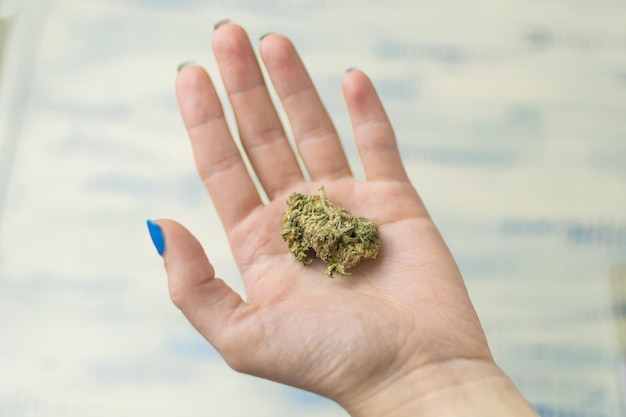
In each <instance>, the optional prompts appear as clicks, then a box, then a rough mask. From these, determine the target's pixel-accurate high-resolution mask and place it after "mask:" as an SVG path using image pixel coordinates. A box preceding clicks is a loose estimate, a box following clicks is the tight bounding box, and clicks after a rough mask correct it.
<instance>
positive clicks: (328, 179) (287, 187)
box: [158, 23, 537, 417]
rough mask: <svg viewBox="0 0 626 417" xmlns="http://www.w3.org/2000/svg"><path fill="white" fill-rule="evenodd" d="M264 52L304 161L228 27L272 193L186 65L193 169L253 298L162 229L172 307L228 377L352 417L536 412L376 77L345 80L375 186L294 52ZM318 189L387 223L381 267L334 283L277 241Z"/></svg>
mask: <svg viewBox="0 0 626 417" xmlns="http://www.w3.org/2000/svg"><path fill="white" fill-rule="evenodd" d="M259 51H260V56H261V59H262V61H263V65H265V67H266V69H267V72H268V74H269V76H270V80H268V81H269V82H271V83H272V84H273V87H274V89H275V90H276V92H277V94H278V97H279V98H280V101H281V104H282V106H283V107H284V109H285V112H286V114H287V116H288V119H289V123H290V126H291V130H292V132H293V137H294V139H295V143H296V149H292V147H291V146H290V144H289V142H288V140H287V138H286V134H285V128H284V127H283V126H282V125H281V123H280V121H279V118H278V116H277V113H276V110H275V107H274V105H273V103H272V102H271V99H270V96H269V94H268V90H267V87H266V84H265V81H264V79H263V76H262V74H261V71H260V68H259V63H258V62H257V59H256V57H255V54H254V50H253V46H252V45H251V43H250V41H249V39H248V36H247V35H246V32H245V31H244V30H243V29H242V28H241V27H240V26H238V25H236V24H232V23H224V24H222V25H220V26H219V27H218V28H217V29H216V31H215V33H214V36H213V53H214V56H215V59H216V61H217V63H218V66H219V69H220V72H221V76H222V80H223V83H224V86H225V88H226V91H227V93H228V97H229V105H230V106H231V107H232V109H233V111H234V113H235V116H236V121H237V127H238V136H239V139H240V140H241V143H242V145H243V148H244V149H245V152H246V154H247V156H248V158H249V159H250V162H251V164H252V168H253V169H254V172H255V173H256V175H257V177H258V179H259V182H260V184H261V186H262V190H259V189H257V187H256V186H255V184H254V183H253V181H252V179H251V177H250V175H249V173H248V171H247V169H246V167H245V165H244V162H243V159H242V156H241V155H240V153H239V151H238V148H237V146H236V145H235V141H234V138H233V134H232V133H231V132H230V131H229V129H228V126H227V123H226V120H225V118H224V112H223V108H222V104H221V103H220V100H219V99H218V96H217V94H216V92H215V88H214V86H213V84H212V81H211V79H210V77H209V76H208V74H207V73H206V72H205V71H204V69H202V68H201V67H199V66H186V67H184V68H183V69H182V70H181V71H180V72H179V74H178V78H177V80H176V92H177V96H178V100H179V104H180V111H181V114H182V117H183V120H184V123H185V126H186V127H187V130H188V133H189V138H190V140H191V145H192V149H193V154H194V157H195V161H196V165H197V170H198V173H199V175H200V177H201V178H202V181H203V182H204V185H205V186H206V189H207V190H208V192H209V194H210V197H211V199H212V201H213V204H214V206H215V209H216V210H217V212H218V214H219V217H220V219H221V221H222V224H223V227H224V229H225V231H226V234H227V236H228V241H229V244H230V247H231V250H232V252H233V254H234V257H235V260H236V262H237V265H238V267H239V270H240V273H241V278H242V279H243V283H244V287H245V298H242V297H241V296H240V295H239V294H237V293H236V292H234V291H233V290H232V289H231V288H230V287H229V286H228V285H227V284H226V283H225V282H224V281H223V280H221V279H219V278H217V277H216V275H215V271H214V268H213V266H212V265H211V263H210V261H209V259H208V258H207V255H206V254H205V252H204V250H203V248H202V247H201V245H200V243H199V242H198V241H197V239H195V238H194V237H193V236H192V234H191V233H190V232H189V231H187V229H185V228H184V227H183V226H181V225H180V224H178V223H177V222H174V221H172V220H166V219H161V220H159V221H158V224H159V225H160V226H161V228H162V230H163V234H164V237H165V252H164V253H163V256H164V260H165V267H166V270H167V274H168V280H169V290H170V294H171V297H172V300H173V302H174V303H175V305H176V306H177V307H178V308H180V309H181V310H182V312H183V313H184V315H185V316H186V317H187V319H188V320H189V321H190V322H191V323H192V324H193V326H194V327H195V328H196V329H197V330H198V331H199V332H200V333H201V334H202V335H203V336H204V337H205V338H206V339H207V340H208V342H209V343H211V344H212V345H213V346H214V347H215V348H216V349H217V350H218V351H219V352H220V354H221V355H222V357H223V358H224V360H225V361H226V362H227V363H228V364H229V365H230V366H231V367H232V368H233V369H235V370H237V371H240V372H245V373H249V374H252V375H256V376H259V377H262V378H267V379H270V380H274V381H278V382H281V383H284V384H288V385H292V386H295V387H298V388H302V389H305V390H308V391H311V392H315V393H319V394H321V395H324V396H326V397H328V398H330V399H332V400H334V401H336V402H337V403H338V404H339V405H341V406H342V407H343V408H345V410H346V411H347V412H348V413H349V414H350V415H351V416H354V417H370V416H371V417H395V416H398V417H400V416H414V417H416V416H443V417H446V416H467V417H469V416H481V417H487V416H497V417H502V416H537V414H535V412H534V411H533V410H532V408H531V407H530V406H529V405H528V403H527V402H526V401H525V400H524V399H523V398H522V396H521V395H520V393H519V392H518V391H517V389H516V388H515V386H514V385H513V384H512V382H511V381H510V379H509V378H508V377H507V376H506V375H505V374H504V373H503V372H502V370H501V369H500V368H499V367H498V366H497V365H496V364H495V363H494V360H493V358H492V355H491V353H490V351H489V347H488V344H487V341H486V339H485V335H484V332H483V330H482V327H481V325H480V322H479V320H478V317H477V315H476V313H475V311H474V308H473V306H472V303H471V301H470V299H469V296H468V294H467V291H466V288H465V285H464V283H463V278H462V276H461V274H460V272H459V270H458V268H457V266H456V264H455V261H454V259H453V257H452V255H451V254H450V252H449V250H448V248H447V247H446V245H445V243H444V241H443V239H442V237H441V236H440V234H439V232H438V231H437V228H436V227H435V225H434V224H433V222H432V220H431V218H430V216H429V214H428V212H427V211H426V209H425V207H424V205H423V204H422V201H421V200H420V197H419V195H418V194H417V192H416V190H415V189H414V188H413V186H412V184H411V182H410V181H409V178H408V176H407V174H406V172H405V170H404V167H403V164H402V160H401V158H400V153H399V151H398V147H397V144H396V139H395V136H394V132H393V129H392V126H391V124H390V122H389V119H388V117H387V115H386V113H385V110H384V109H383V106H382V104H381V102H380V100H379V98H378V96H377V94H376V91H375V89H374V86H373V84H372V83H371V81H370V80H369V79H368V77H367V76H366V75H365V74H364V73H363V72H361V71H359V70H353V71H349V72H348V73H347V74H346V75H345V78H344V80H343V95H344V98H345V101H346V104H347V108H348V112H349V115H350V118H351V120H352V127H353V133H354V140H355V141H356V145H357V149H358V152H359V156H360V160H361V163H362V165H363V168H364V172H365V177H366V178H365V180H357V179H355V178H354V177H353V176H352V174H351V170H350V168H349V166H348V162H347V159H346V157H345V154H344V152H343V148H342V145H341V142H340V139H339V137H338V135H337V132H336V131H335V129H334V127H333V125H332V123H331V120H330V118H329V116H328V114H327V113H326V110H325V108H324V106H323V104H322V103H321V101H320V99H319V96H318V94H317V92H316V90H315V88H314V86H313V84H312V82H311V79H310V78H309V75H308V74H307V72H306V70H305V68H304V66H303V64H302V62H301V61H300V58H299V57H298V54H297V53H296V51H295V49H294V47H293V45H292V43H291V42H290V41H289V40H288V39H287V38H286V37H284V36H282V35H279V34H271V35H269V36H266V37H265V38H263V40H262V41H261V42H260V44H259ZM296 152H297V153H298V154H299V156H300V157H301V159H302V161H303V163H304V166H305V169H306V171H307V173H308V176H309V178H310V179H308V180H307V179H305V175H304V174H303V172H302V170H301V168H300V166H299V165H298V162H297V159H296V156H295V155H296ZM321 184H323V185H324V187H325V190H326V194H327V196H328V198H329V199H330V200H331V201H333V202H334V203H336V204H338V205H340V206H342V207H344V208H346V209H347V210H349V211H351V212H353V213H355V214H358V215H359V216H364V217H367V218H369V219H371V220H373V221H374V222H375V223H376V224H377V225H378V226H379V233H380V239H381V250H380V253H379V256H378V258H377V259H375V260H366V261H364V262H363V263H361V264H360V265H358V266H357V267H355V268H354V269H353V270H352V275H350V276H345V277H344V276H338V277H336V278H334V279H331V278H328V277H327V276H326V275H325V273H324V269H325V265H324V264H323V263H322V262H320V261H316V262H314V263H313V264H312V265H310V266H303V265H302V264H301V263H299V262H297V261H296V260H295V258H294V256H293V255H292V254H291V253H290V252H289V251H288V249H287V247H286V245H285V243H284V242H283V241H282V239H281V236H280V228H281V224H282V214H283V212H284V211H285V209H286V203H285V201H286V200H287V197H288V196H289V194H291V193H292V192H294V191H298V192H300V193H308V194H314V193H317V190H318V188H319V186H320V185H321ZM261 193H264V194H265V195H266V196H267V198H268V200H269V202H267V203H264V202H263V201H262V198H261Z"/></svg>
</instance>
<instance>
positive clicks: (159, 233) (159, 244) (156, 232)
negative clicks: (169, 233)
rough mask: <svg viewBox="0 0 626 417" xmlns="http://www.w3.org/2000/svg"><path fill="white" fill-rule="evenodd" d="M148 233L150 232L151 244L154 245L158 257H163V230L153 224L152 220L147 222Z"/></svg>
mask: <svg viewBox="0 0 626 417" xmlns="http://www.w3.org/2000/svg"><path fill="white" fill-rule="evenodd" d="M147 223H148V231H149V232H150V237H151V238H152V243H154V247H155V248H156V250H157V252H158V253H159V255H161V256H163V252H165V239H164V238H163V230H162V229H161V226H159V225H158V224H156V223H155V222H153V221H152V220H148V221H147Z"/></svg>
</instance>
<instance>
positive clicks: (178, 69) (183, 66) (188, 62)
mask: <svg viewBox="0 0 626 417" xmlns="http://www.w3.org/2000/svg"><path fill="white" fill-rule="evenodd" d="M194 64H195V62H193V61H185V62H181V63H180V64H178V67H176V72H181V71H182V70H183V68H185V67H187V66H189V65H194Z"/></svg>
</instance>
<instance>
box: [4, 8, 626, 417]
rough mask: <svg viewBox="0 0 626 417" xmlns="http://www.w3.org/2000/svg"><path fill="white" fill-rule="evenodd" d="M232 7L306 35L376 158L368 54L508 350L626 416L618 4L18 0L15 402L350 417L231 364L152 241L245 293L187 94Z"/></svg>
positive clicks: (13, 52)
mask: <svg viewBox="0 0 626 417" xmlns="http://www.w3.org/2000/svg"><path fill="white" fill-rule="evenodd" d="M224 18H230V19H232V20H234V21H235V22H237V23H240V24H242V25H244V26H245V27H246V28H247V29H248V31H249V34H250V37H251V39H252V40H253V42H258V39H259V37H260V36H261V35H263V34H264V33H267V32H280V33H283V34H286V35H288V36H289V37H291V38H292V40H293V41H294V42H295V44H296V46H297V47H298V48H299V51H300V54H301V56H302V57H303V59H304V60H305V62H306V63H307V65H308V68H309V71H310V73H311V75H312V77H313V79H314V82H315V83H316V85H317V87H318V89H319V90H320V93H321V96H322V98H323V100H324V102H325V104H326V105H327V108H328V110H329V111H330V112H331V115H332V116H333V118H334V120H335V123H336V125H337V128H338V130H339V131H340V132H341V135H342V137H343V139H344V143H345V148H346V151H347V152H348V154H349V158H350V160H351V163H352V165H353V168H354V171H355V172H356V173H357V175H359V176H360V175H361V172H362V171H361V170H360V167H359V163H358V158H357V155H356V150H355V147H354V145H353V143H352V137H351V132H350V129H349V121H348V116H347V112H346V110H345V108H344V103H343V98H342V96H341V90H340V85H341V79H342V77H343V74H344V71H345V70H346V69H347V68H349V67H353V66H357V67H359V68H360V69H362V70H364V71H365V72H367V73H368V74H369V75H370V76H371V78H372V79H373V81H374V83H375V85H376V86H377V88H378V90H379V92H380V94H381V96H382V98H383V100H384V102H385V104H386V107H387V110H388V112H389V115H390V118H391V119H392V121H393V123H394V125H395V127H396V132H397V135H398V139H399V142H400V147H401V150H402V153H403V156H404V159H405V162H406V164H407V169H408V171H409V173H410V176H411V178H412V180H413V182H414V184H415V185H416V187H417V188H418V190H419V191H420V193H421V195H422V197H423V199H424V200H425V202H426V204H427V206H428V208H429V210H430V212H431V214H432V216H433V217H434V219H435V221H436V223H437V224H438V225H439V227H440V228H441V230H442V232H443V234H444V237H445V238H446V240H447V242H448V243H449V245H450V247H451V249H452V251H453V253H454V254H455V256H456V258H457V260H458V262H459V264H460V267H461V270H462V271H463V273H464V276H465V279H466V281H467V285H468V288H469V291H470V294H471V296H472V299H473V301H474V303H475V306H476V309H477V310H478V313H479V315H480V317H481V319H482V321H483V324H484V326H485V329H486V332H487V335H488V338H489V340H490V343H491V347H492V350H493V353H494V355H495V357H496V359H497V361H498V363H499V364H500V365H501V366H502V367H503V368H504V369H505V371H506V372H508V373H509V375H510V376H511V377H512V378H513V380H514V381H515V383H516V384H517V385H518V386H519V388H520V389H521V390H522V392H523V393H524V394H525V396H526V397H527V398H528V399H529V401H531V403H532V404H533V405H534V406H535V408H536V409H537V411H538V412H539V413H540V414H541V416H542V417H551V416H559V417H574V416H575V417H613V416H617V415H624V407H623V394H622V392H623V388H622V386H623V385H622V381H621V380H622V379H623V376H622V374H623V371H622V369H626V366H624V362H623V361H622V354H623V352H624V351H625V350H626V347H625V345H626V324H625V319H624V317H625V316H626V267H625V265H626V210H625V209H624V208H625V206H626V24H625V22H626V3H624V2H623V1H617V0H598V1H593V2H592V1H583V0H579V1H571V0H567V1H566V0H551V1H539V0H504V1H499V2H494V1H491V0H476V1H462V0H441V1H431V0H388V1H385V2H377V1H370V0H362V1H353V0H334V1H326V0H233V1H226V0H106V1H105V0H87V1H85V0H82V1H78V0H0V213H1V216H2V217H1V224H0V416H9V417H17V416H46V417H48V416H50V417H52V416H55V417H57V416H58V417H69V416H81V417H82V416H86V415H88V416H92V417H98V416H107V417H108V416H111V415H115V416H117V417H123V416H133V417H134V416H137V415H150V416H153V417H158V416H171V415H184V416H190V417H193V416H212V415H221V416H233V417H234V416H246V417H249V416H255V417H257V416H258V417H262V416H296V415H297V416H319V415H325V416H346V413H345V412H344V411H343V410H341V409H340V408H339V407H338V406H337V405H335V404H334V403H332V402H330V401H328V400H326V399H324V398H320V397H317V396H315V395H311V394H307V393H304V392H302V391H298V390H295V389H291V388H287V387H284V386H281V385H279V384H274V383H271V382H265V381H262V380H259V379H257V378H253V377H249V376H245V375H240V374H237V373H235V372H234V371H232V370H230V369H229V368H228V367H227V366H226V365H225V364H224V362H223V361H222V359H221V358H220V356H219V355H218V354H217V353H216V352H215V351H214V350H213V349H212V348H211V347H210V346H209V345H208V344H207V343H206V342H205V341H204V340H203V339H201V338H200V337H199V336H198V335H197V334H196V333H195V331H194V330H193V329H192V328H191V327H190V325H189V324H188V323H187V322H186V320H185V319H184V318H183V317H182V315H181V314H180V313H179V311H178V310H177V309H176V308H175V307H174V306H173V305H172V304H171V302H170V300H169V297H168V293H167V288H166V278H165V274H164V271H163V269H162V264H161V261H160V259H159V257H158V256H157V255H156V253H155V250H154V248H153V247H152V244H151V242H150V239H149V237H148V233H147V230H146V226H145V220H146V219H148V218H158V217H171V218H175V219H177V220H179V221H181V222H182V223H183V224H185V225H186V226H188V227H189V228H190V229H191V230H192V231H193V232H194V233H195V234H196V235H197V236H198V237H199V238H200V239H201V241H202V243H203V244H204V246H205V248H206V250H207V252H208V254H209V255H210V257H211V260H212V262H213V263H214V265H215V267H216V270H217V273H218V275H219V276H221V277H223V278H225V279H226V281H227V282H229V283H230V284H231V285H232V286H233V287H235V288H236V289H238V290H239V291H241V289H242V288H241V285H240V283H239V275H238V271H237V268H236V266H235V264H234V262H233V260H232V257H231V255H230V252H229V250H228V248H227V245H226V244H225V243H226V238H225V235H224V233H223V231H222V229H221V225H220V223H219V220H218V218H217V216H216V213H215V211H214V210H213V208H212V205H211V203H210V201H209V199H208V198H207V196H206V195H205V192H204V190H203V188H202V186H201V183H200V181H199V180H198V179H197V178H196V174H195V171H194V167H193V163H192V156H191V151H190V149H189V146H188V143H187V139H186V135H185V131H184V128H183V125H182V122H181V120H180V117H179V114H178V109H177V105H176V101H175V97H174V88H173V84H174V78H175V75H176V67H177V65H178V64H179V63H181V62H183V61H188V60H193V61H195V62H197V63H199V64H202V65H204V66H206V67H207V68H208V70H209V71H210V72H212V74H213V77H214V78H215V79H216V80H217V79H218V76H217V72H216V68H215V63H214V60H213V57H212V55H211V52H210V41H211V33H212V31H213V24H214V23H215V22H217V21H219V20H221V19H224ZM222 94H223V92H222Z"/></svg>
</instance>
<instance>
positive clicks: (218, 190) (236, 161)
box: [176, 66, 262, 232]
mask: <svg viewBox="0 0 626 417" xmlns="http://www.w3.org/2000/svg"><path fill="white" fill-rule="evenodd" d="M176 94H177V96H178V103H179V107H180V112H181V115H182V117H183V121H184V123H185V126H186V128H187V132H188V134H189V139H190V140H191V147H192V149H193V155H194V158H195V161H196V167H197V170H198V174H199V175H200V178H201V179H202V182H203V183H204V186H205V187H206V189H207V191H208V192H209V194H210V196H211V200H212V201H213V204H214V205H215V208H216V210H217V213H218V215H219V217H220V219H221V221H222V224H223V225H224V228H225V229H226V231H227V232H228V231H230V230H231V229H232V227H233V226H235V224H237V223H238V222H239V221H241V220H243V219H244V218H245V217H246V216H247V215H248V214H250V212H251V211H252V210H254V209H255V208H256V207H258V206H261V205H262V202H261V197H260V196H259V193H258V191H257V189H256V187H255V185H254V183H253V181H252V178H251V177H250V174H249V172H248V170H247V168H246V166H245V163H244V161H243V158H242V156H241V154H240V152H239V149H238V148H237V145H236V144H235V142H234V140H233V137H232V135H231V133H230V130H229V128H228V124H227V122H226V119H225V117H224V111H223V109H222V105H221V103H220V100H219V98H218V95H217V93H216V91H215V88H214V86H213V83H212V82H211V79H210V78H209V75H208V74H207V73H206V71H205V70H204V69H203V68H201V67H198V66H189V67H185V68H183V69H182V70H181V71H180V72H179V74H178V77H177V78H176Z"/></svg>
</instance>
